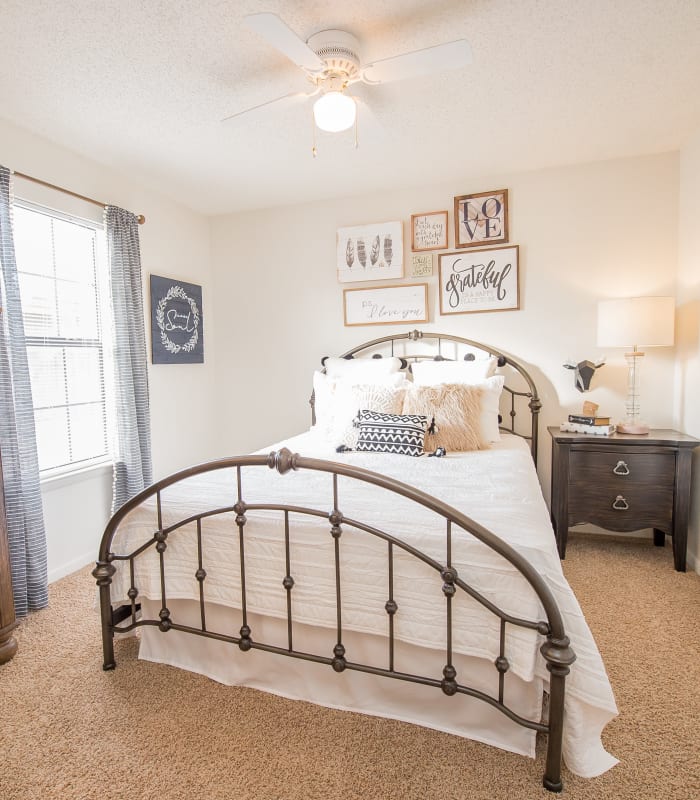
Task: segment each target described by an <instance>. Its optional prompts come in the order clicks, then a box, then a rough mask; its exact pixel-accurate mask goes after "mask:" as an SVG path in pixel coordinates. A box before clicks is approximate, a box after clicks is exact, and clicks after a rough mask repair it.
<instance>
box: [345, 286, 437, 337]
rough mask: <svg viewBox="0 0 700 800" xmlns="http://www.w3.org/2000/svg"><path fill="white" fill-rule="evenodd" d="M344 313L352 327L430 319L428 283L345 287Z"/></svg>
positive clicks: (401, 323) (346, 323)
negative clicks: (356, 287) (366, 287)
mask: <svg viewBox="0 0 700 800" xmlns="http://www.w3.org/2000/svg"><path fill="white" fill-rule="evenodd" d="M343 314H344V322H345V325H346V326H348V327H349V326H352V325H403V324H404V323H407V322H428V284H427V283H404V284H401V285H397V286H381V287H377V288H374V287H372V288H369V289H365V288H362V289H359V288H358V289H344V290H343Z"/></svg>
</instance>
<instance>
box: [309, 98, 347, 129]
mask: <svg viewBox="0 0 700 800" xmlns="http://www.w3.org/2000/svg"><path fill="white" fill-rule="evenodd" d="M356 114H357V107H356V105H355V101H354V100H353V99H352V97H348V95H346V94H343V92H338V91H330V92H326V93H325V94H323V95H321V97H319V98H318V100H317V101H316V102H315V103H314V121H315V123H316V127H317V128H319V129H320V130H322V131H326V132H328V133H340V132H341V131H346V130H348V128H351V127H352V126H353V125H354V124H355V115H356Z"/></svg>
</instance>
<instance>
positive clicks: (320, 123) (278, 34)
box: [222, 13, 471, 154]
mask: <svg viewBox="0 0 700 800" xmlns="http://www.w3.org/2000/svg"><path fill="white" fill-rule="evenodd" d="M245 24H246V25H247V27H248V28H250V29H251V30H253V31H255V32H256V33H257V34H259V35H260V36H261V37H262V38H263V39H265V41H267V43H268V44H270V45H272V47H274V48H275V49H276V50H279V51H280V52H281V53H282V54H283V55H285V56H286V57H287V58H288V59H290V61H292V62H293V63H294V64H296V65H297V66H298V67H299V68H300V69H301V70H302V71H303V72H304V73H305V75H306V77H307V79H308V81H309V83H310V84H311V87H310V90H309V91H308V92H290V93H289V94H285V95H282V96H281V97H275V98H272V99H271V100H266V101H265V102H263V103H259V104H258V105H255V106H252V107H250V108H246V109H243V110H242V111H237V112H236V113H235V114H231V115H230V116H228V117H225V118H224V120H222V121H223V122H227V121H229V120H233V119H236V118H238V117H240V116H242V115H243V114H248V113H249V112H251V111H256V110H257V109H261V108H264V107H267V106H271V105H273V104H278V103H279V104H282V103H285V102H289V101H294V100H301V99H308V98H311V97H315V96H317V95H318V99H317V100H316V101H315V102H314V106H313V114H314V121H315V123H316V126H317V127H318V128H319V129H320V130H322V131H328V132H331V133H337V132H340V131H345V130H348V129H349V128H351V127H352V126H353V124H355V123H356V115H357V105H356V101H355V98H354V97H352V96H351V95H349V94H347V93H346V90H347V89H348V87H349V86H351V85H352V84H354V83H358V82H362V83H365V84H369V85H370V86H372V85H375V84H383V83H389V82H391V81H399V80H404V79H406V78H414V77H417V76H419V75H427V74H430V73H435V72H442V71H444V70H448V69H459V68H460V67H464V66H466V65H467V64H469V63H471V48H470V47H469V43H468V42H467V41H466V40H465V39H457V40H456V41H453V42H447V43H445V44H438V45H435V46H433V47H426V48H424V49H422V50H414V51H412V52H408V53H402V54H401V55H398V56H393V57H391V58H384V59H381V60H379V61H374V62H373V63H371V64H363V63H362V61H361V59H360V56H359V50H360V46H359V42H358V41H357V39H356V38H355V37H354V36H353V35H352V34H350V33H347V32H346V31H339V30H325V31H320V32H319V33H315V34H314V35H313V36H310V37H309V38H308V39H307V41H306V42H304V41H303V40H302V39H300V38H299V37H298V36H297V35H296V33H294V31H293V30H292V29H291V28H289V26H288V25H287V24H286V23H285V22H284V21H283V20H281V19H280V18H279V17H278V16H277V15H276V14H272V13H260V14H249V15H247V16H246V17H245ZM314 154H315V147H314Z"/></svg>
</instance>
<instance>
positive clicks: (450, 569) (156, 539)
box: [93, 331, 576, 792]
mask: <svg viewBox="0 0 700 800" xmlns="http://www.w3.org/2000/svg"><path fill="white" fill-rule="evenodd" d="M425 336H426V338H428V336H430V337H434V338H437V339H439V340H440V345H439V347H441V346H442V343H443V342H445V341H449V342H451V343H452V344H458V345H460V346H462V345H466V346H468V347H470V348H477V349H479V350H483V351H484V352H487V353H489V354H492V355H495V356H497V357H498V358H499V364H501V366H502V367H503V366H505V365H510V366H511V367H513V368H514V369H515V370H516V371H517V372H519V373H520V374H521V375H522V376H523V378H524V380H525V382H526V384H527V386H528V390H527V391H522V392H521V391H516V390H509V391H510V392H511V398H512V403H513V404H512V405H511V411H512V412H513V413H512V414H511V427H510V428H507V429H508V430H512V432H515V430H514V420H515V416H516V415H515V409H514V402H515V399H516V398H525V399H526V400H527V402H528V406H529V409H530V414H531V420H532V426H531V427H530V430H529V432H527V433H525V434H517V435H523V436H524V437H525V438H526V439H528V440H529V441H530V445H531V448H532V452H533V456H534V455H535V454H536V448H537V424H536V423H537V414H538V412H539V408H540V403H539V400H538V398H537V393H536V390H535V387H534V384H533V382H532V380H531V379H530V377H529V375H527V373H526V372H525V370H524V369H523V368H522V367H521V366H520V365H519V364H518V363H517V362H516V361H514V360H513V359H511V358H510V357H508V356H506V355H505V354H501V353H499V352H498V351H496V350H493V349H492V348H490V347H487V346H484V345H480V344H478V343H476V342H472V341H470V340H467V339H461V338H458V337H451V336H441V335H438V334H429V335H425ZM422 338H423V334H421V333H420V332H419V331H413V332H411V333H409V334H405V335H403V336H393V337H386V338H383V339H376V340H374V341H372V342H368V343H366V344H364V345H360V346H359V347H357V348H354V349H353V350H351V351H348V352H347V353H346V354H345V356H344V357H346V358H352V357H354V356H355V355H356V354H357V353H360V352H363V351H368V350H370V351H371V350H376V348H377V347H378V346H379V345H384V344H386V343H390V344H391V350H392V352H393V351H394V350H395V349H396V344H397V342H399V341H401V340H402V339H407V340H409V341H411V342H415V341H418V340H420V339H422ZM470 352H472V351H470ZM375 355H376V353H375ZM402 357H403V358H405V362H406V367H408V364H409V363H410V362H411V361H413V360H416V359H418V358H422V357H426V356H425V355H423V354H420V353H418V354H413V355H409V356H405V357H404V356H403V355H402ZM433 357H434V356H433ZM438 357H443V356H442V354H441V352H438ZM472 357H473V352H472ZM312 409H313V398H312ZM243 468H246V469H247V468H269V469H271V470H275V471H276V472H277V473H278V475H279V476H284V475H285V474H286V473H288V472H289V471H290V470H296V471H304V470H309V471H316V472H321V473H326V474H328V476H329V484H330V486H329V489H330V492H329V498H328V499H329V501H330V503H329V505H326V506H325V507H323V508H308V507H300V506H294V505H286V504H281V503H278V502H275V498H271V500H270V502H264V503H254V504H252V503H251V504H249V503H247V502H246V500H245V487H244V481H243V476H242V469H243ZM221 469H233V470H235V475H236V481H235V482H236V487H235V489H236V502H235V503H234V504H233V505H230V506H227V507H223V508H216V509H211V510H208V511H205V512H202V513H199V514H195V515H193V516H189V517H187V518H185V519H180V520H178V521H177V522H175V523H173V524H171V525H168V526H164V525H163V516H162V505H161V492H162V491H163V490H164V489H165V488H166V487H170V486H173V485H174V484H177V483H178V482H179V481H182V480H185V479H187V478H190V477H192V476H195V475H200V474H203V473H207V472H213V471H216V470H221ZM338 476H344V477H348V478H352V479H355V480H357V481H360V482H363V483H366V484H373V485H375V486H378V487H381V488H382V489H385V490H386V491H387V492H388V493H389V495H388V498H390V497H391V496H392V495H399V496H401V497H404V498H406V499H408V500H409V501H412V502H414V503H416V504H418V505H420V506H423V507H425V508H427V509H430V510H431V511H433V512H435V514H437V515H438V517H441V518H442V520H443V523H444V532H445V551H444V552H445V558H444V560H443V561H437V560H435V559H434V558H432V557H430V556H428V555H426V554H425V553H423V552H421V551H419V550H417V549H416V548H414V547H412V546H411V545H410V544H408V543H406V542H404V541H402V540H401V539H399V538H397V537H395V536H394V535H392V534H391V533H390V532H389V531H386V530H381V529H379V528H377V527H374V526H372V525H368V524H366V523H364V522H362V521H361V520H356V519H352V518H348V517H346V516H345V515H344V513H343V511H342V499H341V498H340V496H339V489H338ZM154 496H155V500H156V508H157V521H158V523H157V529H156V530H155V531H154V532H153V534H152V536H150V538H148V539H147V540H146V541H144V542H143V543H142V544H141V545H140V546H138V547H137V548H136V549H135V550H133V551H132V552H130V553H116V552H114V550H113V538H114V536H115V534H116V532H117V530H118V528H119V525H120V523H121V522H122V521H123V520H124V518H125V517H126V516H127V514H128V513H129V512H130V511H132V510H133V509H134V508H136V507H137V506H138V505H140V504H141V503H143V502H144V501H145V500H147V499H149V498H151V497H154ZM389 501H390V500H389ZM322 502H323V500H322V499H321V498H319V504H320V503H322ZM329 509H330V510H329ZM258 510H265V511H273V512H277V513H279V514H280V515H282V518H283V520H284V545H285V561H286V564H285V567H286V571H285V574H284V575H283V576H280V580H281V583H282V586H283V587H284V589H285V591H286V598H287V615H286V616H287V646H286V647H281V646H277V645H272V644H268V643H265V642H262V641H258V639H256V638H255V635H254V633H255V632H254V631H253V630H252V629H251V626H250V625H249V621H248V612H247V598H246V532H245V526H246V523H247V521H248V520H247V514H248V512H249V511H258ZM226 513H235V515H236V517H235V529H234V530H233V531H232V534H233V535H234V536H235V537H236V538H237V539H238V555H239V560H240V582H241V586H240V589H241V595H240V611H241V613H242V623H243V624H242V625H241V627H240V630H239V631H238V632H237V635H234V633H232V632H231V631H225V632H222V631H213V630H210V629H209V627H208V625H207V616H206V591H205V587H206V578H207V571H206V564H205V563H204V560H203V556H202V553H203V548H202V537H203V532H202V520H204V519H206V518H208V517H213V516H216V515H221V514H226ZM290 514H301V515H305V516H311V517H317V518H319V519H321V520H323V519H325V520H327V523H328V524H329V526H330V528H328V527H325V526H321V525H319V528H318V530H319V536H321V535H328V534H330V536H331V537H332V538H333V543H334V571H335V606H336V625H335V628H336V637H335V639H336V643H335V646H334V647H333V650H332V653H310V652H305V651H303V650H299V649H297V648H295V646H294V603H293V596H294V577H293V574H292V573H293V569H292V564H291V560H290V540H291V539H292V536H293V528H292V525H291V523H290ZM348 529H350V530H351V531H353V535H354V534H355V532H363V533H364V534H368V535H370V536H373V537H376V538H378V539H381V540H383V541H384V542H385V543H386V553H387V563H386V580H387V583H386V589H387V594H386V597H387V599H386V603H385V605H384V610H385V612H386V615H387V661H386V667H378V666H376V665H370V664H363V663H359V662H356V661H353V660H351V659H350V658H349V657H348V655H350V654H347V653H346V647H345V645H344V644H343V630H344V628H343V593H342V585H343V583H342V575H343V565H342V558H341V554H342V548H341V540H342V536H343V533H344V531H346V530H348ZM188 531H189V532H192V531H196V538H197V552H198V563H197V564H193V565H192V569H193V574H194V577H195V578H196V580H197V582H198V584H199V608H200V624H199V625H198V626H193V625H183V624H180V623H178V622H177V620H175V619H173V618H172V615H171V612H170V610H169V609H168V602H167V601H168V591H167V586H166V569H165V563H166V559H167V550H168V540H169V539H170V538H171V537H174V536H178V535H187V532H188ZM455 531H460V532H461V531H466V532H467V533H468V534H471V535H472V536H474V537H475V538H476V539H478V540H479V541H481V542H483V543H484V544H485V545H486V546H488V547H489V548H491V549H492V550H493V551H495V552H496V553H498V554H500V555H501V556H502V557H503V558H504V559H506V560H507V561H508V562H510V563H511V564H512V565H513V566H514V567H515V568H516V569H517V570H518V571H519V572H520V573H521V574H522V575H523V576H524V578H525V579H526V580H527V581H528V583H529V584H530V586H531V587H532V589H533V591H534V592H535V593H536V595H537V597H538V598H539V601H540V603H541V607H542V609H543V611H544V616H545V619H523V618H520V617H516V616H512V615H510V614H508V613H506V612H504V611H503V610H502V609H500V608H499V607H498V606H497V605H495V604H494V603H493V602H492V601H490V600H489V599H487V598H486V597H484V596H483V595H482V594H481V593H480V592H479V591H478V590H477V589H475V588H474V587H473V586H472V585H470V583H469V582H468V581H466V580H465V579H463V578H462V577H461V576H460V575H459V574H458V572H457V569H456V568H455V566H454V565H453V563H452V542H453V536H454V535H455ZM150 548H155V550H156V552H157V553H158V559H159V565H160V595H161V597H160V611H159V614H158V618H157V619H144V618H143V617H142V616H141V615H140V613H139V612H140V604H139V602H138V598H139V589H138V586H136V584H135V578H134V576H135V568H134V564H135V560H136V559H137V558H138V557H139V556H140V555H141V554H142V553H144V552H146V551H147V550H149V549H150ZM397 549H398V550H400V551H402V552H404V553H407V554H409V555H410V556H412V557H413V558H415V559H417V560H419V561H421V562H422V563H423V564H425V565H427V566H428V567H430V568H431V569H432V570H433V572H434V574H435V578H436V580H438V581H440V582H441V588H442V593H443V595H444V598H445V630H446V649H445V666H444V668H443V670H442V676H441V677H437V676H435V675H415V674H411V673H407V672H402V671H398V670H397V669H395V664H394V645H395V637H394V617H395V615H396V614H397V613H399V611H400V610H399V606H398V604H397V602H396V600H395V598H394V557H395V552H396V550H397ZM115 562H124V563H125V565H128V569H129V574H130V588H129V590H128V592H127V594H128V597H129V600H130V604H128V605H125V606H118V607H113V605H112V599H111V584H112V578H113V576H114V574H115V572H116V567H115ZM93 576H94V577H95V579H96V581H97V585H98V586H99V593H100V608H101V623H102V644H103V656H104V661H103V669H105V670H111V669H114V668H115V666H116V662H115V658H114V644H113V640H114V634H115V633H126V632H128V631H131V630H134V629H135V628H138V627H140V626H155V627H157V628H158V629H159V630H160V631H162V632H163V633H167V632H168V631H170V630H178V631H183V632H187V633H190V634H192V635H195V636H203V637H208V638H211V639H216V640H219V641H223V642H229V643H231V644H232V645H237V646H238V648H239V649H240V650H241V651H242V652H243V653H245V652H247V651H250V650H251V649H257V650H262V651H266V652H270V653H277V654H279V655H285V656H288V657H292V658H297V659H302V660H306V661H311V662H315V663H318V664H325V665H328V666H330V667H331V668H332V669H333V670H335V671H336V672H338V673H340V672H343V671H345V670H357V671H360V672H364V673H369V674H373V675H379V676H384V677H387V678H394V679H398V680H402V681H408V682H412V683H417V684H423V685H426V686H432V687H435V688H437V689H440V690H441V691H442V692H444V694H446V695H448V696H454V695H458V694H463V695H469V696H471V697H474V698H477V699H479V700H481V701H483V702H485V703H487V704H488V705H490V706H491V707H493V708H495V709H497V710H498V711H500V712H501V713H502V714H504V715H505V716H506V717H508V718H509V719H511V720H512V721H513V722H514V723H516V724H518V725H521V726H523V727H525V728H529V729H531V730H535V731H538V732H542V733H545V734H547V736H548V744H547V757H546V768H545V773H544V777H543V785H544V786H545V788H547V789H549V790H550V791H554V792H559V791H561V790H562V788H563V784H562V780H561V756H562V735H563V724H564V692H565V681H566V676H567V675H568V673H569V667H570V665H571V664H572V663H573V662H574V660H575V658H576V656H575V654H574V652H573V650H572V648H571V647H570V642H569V639H568V637H567V635H566V632H565V630H564V625H563V621H562V617H561V614H560V611H559V609H558V607H557V604H556V601H555V599H554V597H553V595H552V593H551V591H550V589H549V588H548V586H547V584H546V583H545V581H544V580H543V578H542V577H541V576H540V575H539V573H538V572H537V571H536V570H535V569H534V568H533V567H532V565H531V564H530V563H529V562H528V561H527V560H526V559H525V558H524V557H523V556H521V555H520V554H519V553H518V552H517V551H516V550H514V549H513V548H512V547H511V546H510V545H508V544H507V543H505V542H504V541H502V540H501V539H499V538H498V537H497V536H495V535H494V534H493V533H491V532H490V531H488V530H487V529H486V528H484V527H482V526H481V525H479V524H478V523H477V522H475V521H474V520H472V519H470V518H469V517H467V516H466V515H464V514H462V513H460V512H458V511H457V510H456V509H454V508H452V507H451V506H449V505H447V504H446V503H443V502H441V501H440V500H438V499H436V498H435V497H433V496H431V495H429V494H427V493H425V492H422V491H420V490H418V489H416V488H414V487H412V486H409V485H407V484H404V483H401V482H400V481H397V480H394V479H392V478H389V477H387V476H384V475H381V474H378V473H375V472H371V471H369V470H365V469H361V468H359V467H355V466H352V465H349V464H342V463H337V462H331V461H325V460H321V459H315V458H305V457H303V456H301V455H299V454H296V453H292V452H290V451H289V450H287V449H286V448H285V449H282V450H279V451H277V452H272V453H270V454H269V455H249V456H237V457H232V458H226V459H222V460H219V461H213V462H209V463H206V464H201V465H198V466H195V467H191V468H189V469H185V470H182V471H180V472H178V473H176V474H174V475H171V476H169V477H167V478H164V479H163V480H161V481H158V482H157V483H155V484H153V485H152V486H150V487H149V488H147V489H145V490H144V491H142V492H140V493H139V494H138V495H136V496H135V497H134V498H132V499H131V500H130V501H128V502H127V503H125V504H124V505H123V506H122V507H121V508H120V509H119V510H118V511H117V512H116V513H115V514H114V516H113V517H112V519H111V520H110V521H109V523H108V525H107V527H106V529H105V532H104V536H103V538H102V542H101V545H100V552H99V560H98V561H97V563H96V567H95V569H94V570H93ZM457 592H464V593H466V594H467V595H469V596H470V597H472V598H473V599H474V600H475V601H476V602H477V603H479V604H480V605H481V606H482V607H483V608H485V609H487V610H488V611H489V612H491V613H492V614H493V615H495V616H496V617H497V618H498V620H499V624H500V651H499V654H498V657H497V658H496V659H495V660H494V663H493V665H494V669H495V670H496V672H497V675H498V696H497V697H492V696H491V695H489V694H487V693H484V692H483V691H480V690H478V689H475V688H473V687H470V686H469V685H468V683H467V682H462V681H461V680H458V675H457V670H456V668H455V667H454V665H453V653H452V611H453V608H452V603H453V598H454V596H455V594H456V593H457ZM508 625H514V626H519V627H522V628H528V629H531V630H534V631H536V632H537V633H538V634H539V635H541V636H542V637H544V641H543V643H542V645H541V647H540V652H541V654H542V656H543V658H544V660H545V662H546V667H547V670H548V671H549V674H550V678H549V715H548V721H547V722H541V721H536V720H530V719H526V718H523V717H522V716H520V715H518V714H517V713H516V712H515V711H513V710H512V709H511V708H509V707H508V706H507V705H506V703H505V702H504V687H505V681H506V677H507V673H508V670H509V668H510V663H509V660H508V657H507V655H506V652H505V641H506V630H507V626H508Z"/></svg>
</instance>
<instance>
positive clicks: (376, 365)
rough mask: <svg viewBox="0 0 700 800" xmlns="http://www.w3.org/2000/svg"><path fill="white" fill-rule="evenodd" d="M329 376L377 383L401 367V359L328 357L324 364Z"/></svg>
mask: <svg viewBox="0 0 700 800" xmlns="http://www.w3.org/2000/svg"><path fill="white" fill-rule="evenodd" d="M324 366H325V368H326V375H328V377H329V378H340V379H342V380H349V381H352V382H353V383H375V382H377V381H382V380H383V379H385V378H387V377H388V376H389V375H392V374H394V373H397V372H398V371H399V370H400V369H401V359H400V358H396V357H394V356H391V357H389V358H327V359H326V361H325V364H324Z"/></svg>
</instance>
